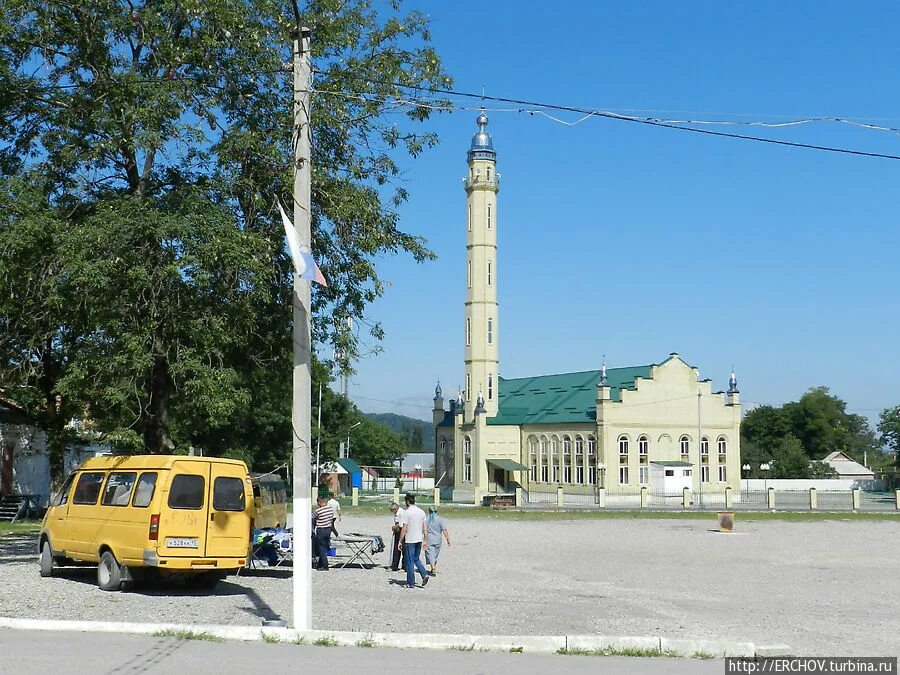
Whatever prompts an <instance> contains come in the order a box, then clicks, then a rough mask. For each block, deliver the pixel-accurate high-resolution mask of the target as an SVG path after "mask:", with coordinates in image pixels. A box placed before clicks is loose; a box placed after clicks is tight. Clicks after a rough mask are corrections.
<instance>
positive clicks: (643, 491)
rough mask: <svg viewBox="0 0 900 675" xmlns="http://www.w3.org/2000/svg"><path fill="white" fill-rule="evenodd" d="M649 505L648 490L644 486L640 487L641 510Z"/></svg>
mask: <svg viewBox="0 0 900 675" xmlns="http://www.w3.org/2000/svg"><path fill="white" fill-rule="evenodd" d="M649 503H650V499H649V490H648V489H647V486H646V485H641V508H642V509H646V508H647V504H649Z"/></svg>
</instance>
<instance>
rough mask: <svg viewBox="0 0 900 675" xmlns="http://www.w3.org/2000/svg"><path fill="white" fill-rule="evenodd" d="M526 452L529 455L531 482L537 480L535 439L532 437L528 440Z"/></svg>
mask: <svg viewBox="0 0 900 675" xmlns="http://www.w3.org/2000/svg"><path fill="white" fill-rule="evenodd" d="M528 450H529V453H530V455H531V480H533V481H537V479H538V461H537V439H536V438H535V437H534V436H532V437H531V438H529V439H528Z"/></svg>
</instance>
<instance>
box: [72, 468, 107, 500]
mask: <svg viewBox="0 0 900 675" xmlns="http://www.w3.org/2000/svg"><path fill="white" fill-rule="evenodd" d="M104 475H105V474H104V473H103V472H97V473H83V474H81V476H79V477H78V485H76V486H75V494H74V495H72V503H73V504H96V503H97V497H99V496H100V486H101V485H102V484H103V477H104Z"/></svg>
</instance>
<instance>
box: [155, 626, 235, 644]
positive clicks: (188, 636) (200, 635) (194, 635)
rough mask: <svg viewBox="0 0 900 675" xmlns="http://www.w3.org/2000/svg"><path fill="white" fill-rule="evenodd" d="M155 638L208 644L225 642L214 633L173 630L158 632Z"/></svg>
mask: <svg viewBox="0 0 900 675" xmlns="http://www.w3.org/2000/svg"><path fill="white" fill-rule="evenodd" d="M153 637H167V638H175V639H176V640H205V641H206V642H225V638H220V637H219V636H218V635H213V634H212V633H204V632H202V631H193V630H172V629H171V628H167V629H165V630H158V631H156V632H155V633H154V634H153Z"/></svg>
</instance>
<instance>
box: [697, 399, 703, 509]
mask: <svg viewBox="0 0 900 675" xmlns="http://www.w3.org/2000/svg"><path fill="white" fill-rule="evenodd" d="M701 396H702V394H701V392H700V390H699V389H698V390H697V457H698V461H697V472H698V473H697V488H698V490H699V493H700V499H699V502H700V508H703V424H702V420H701V418H700V399H701Z"/></svg>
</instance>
